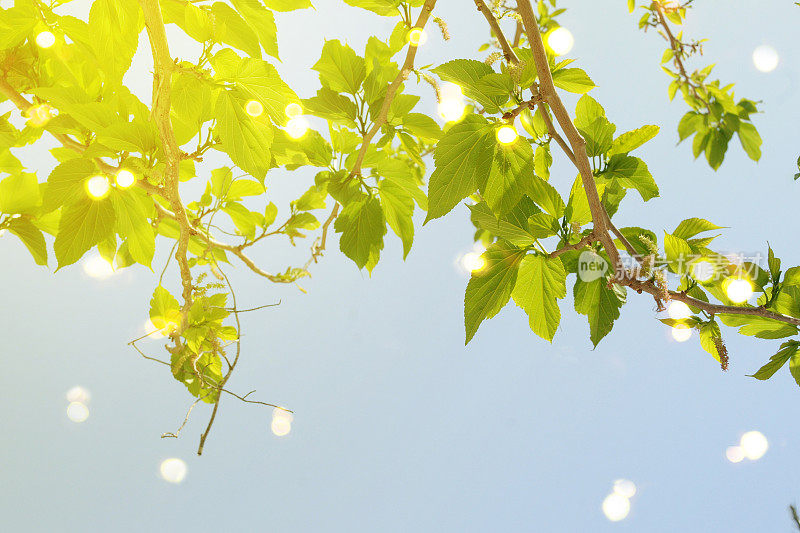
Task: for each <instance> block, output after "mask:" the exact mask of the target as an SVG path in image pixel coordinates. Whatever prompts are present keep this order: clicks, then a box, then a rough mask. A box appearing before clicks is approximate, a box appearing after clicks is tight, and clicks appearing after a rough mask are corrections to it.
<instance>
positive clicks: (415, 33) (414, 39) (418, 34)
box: [408, 28, 428, 46]
mask: <svg viewBox="0 0 800 533" xmlns="http://www.w3.org/2000/svg"><path fill="white" fill-rule="evenodd" d="M427 40H428V34H427V33H425V30H423V29H422V28H414V29H412V30H411V31H410V32H408V44H410V45H411V46H422V45H423V44H425V42H426V41H427Z"/></svg>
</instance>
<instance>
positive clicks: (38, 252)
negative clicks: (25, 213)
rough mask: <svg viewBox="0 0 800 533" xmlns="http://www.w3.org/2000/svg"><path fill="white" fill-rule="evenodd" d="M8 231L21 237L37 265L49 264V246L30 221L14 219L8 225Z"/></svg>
mask: <svg viewBox="0 0 800 533" xmlns="http://www.w3.org/2000/svg"><path fill="white" fill-rule="evenodd" d="M8 231H10V232H11V233H13V234H14V235H16V236H17V237H19V240H21V241H22V244H24V245H25V247H26V248H28V251H29V252H30V253H31V255H32V256H33V260H34V261H36V264H37V265H46V264H47V245H46V244H45V242H44V235H42V232H41V231H39V228H37V227H36V226H34V225H33V223H31V221H30V220H28V219H27V218H14V219H12V220H11V221H9V223H8Z"/></svg>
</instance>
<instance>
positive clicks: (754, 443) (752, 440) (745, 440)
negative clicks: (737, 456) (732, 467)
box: [739, 431, 769, 461]
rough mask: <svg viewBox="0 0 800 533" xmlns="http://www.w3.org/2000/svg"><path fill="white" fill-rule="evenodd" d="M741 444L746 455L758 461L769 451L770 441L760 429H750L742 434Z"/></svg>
mask: <svg viewBox="0 0 800 533" xmlns="http://www.w3.org/2000/svg"><path fill="white" fill-rule="evenodd" d="M739 446H741V448H742V450H743V451H744V456H745V457H747V458H748V459H750V460H751V461H758V460H759V459H761V458H762V457H763V456H764V454H765V453H767V450H768V449H769V441H767V437H765V436H764V434H763V433H761V432H760V431H748V432H747V433H745V434H744V435H742V439H741V440H740V441H739Z"/></svg>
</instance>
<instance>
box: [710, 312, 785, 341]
mask: <svg viewBox="0 0 800 533" xmlns="http://www.w3.org/2000/svg"><path fill="white" fill-rule="evenodd" d="M717 316H719V318H720V320H722V322H723V323H724V324H725V325H726V326H730V327H739V334H740V335H748V336H751V337H756V338H759V339H783V338H785V337H791V336H792V335H797V326H793V325H792V324H787V323H785V322H780V321H778V320H774V319H771V318H765V317H760V316H747V315H731V314H728V313H719V314H718V315H717Z"/></svg>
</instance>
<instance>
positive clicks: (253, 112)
mask: <svg viewBox="0 0 800 533" xmlns="http://www.w3.org/2000/svg"><path fill="white" fill-rule="evenodd" d="M244 112H245V113H247V114H248V115H250V116H251V117H260V116H261V113H263V112H264V106H263V105H261V102H259V101H258V100H248V101H247V103H246V104H244Z"/></svg>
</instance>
